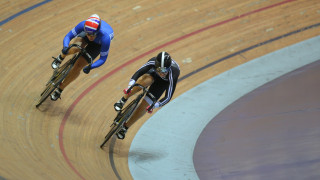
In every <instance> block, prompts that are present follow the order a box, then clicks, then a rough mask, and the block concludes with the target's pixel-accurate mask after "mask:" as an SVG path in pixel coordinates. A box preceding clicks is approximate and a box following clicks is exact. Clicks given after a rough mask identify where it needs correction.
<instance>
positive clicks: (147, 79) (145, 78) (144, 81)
mask: <svg viewBox="0 0 320 180" xmlns="http://www.w3.org/2000/svg"><path fill="white" fill-rule="evenodd" d="M153 81H154V78H153V77H152V76H151V75H150V74H144V75H142V76H141V77H140V78H139V79H138V80H137V82H136V83H137V84H140V85H142V86H144V87H148V86H150V85H151V84H152V83H153ZM140 90H141V88H140V87H134V88H132V90H131V93H130V94H125V95H124V96H123V97H124V98H125V99H128V98H129V97H130V96H132V95H134V94H135V93H137V92H139V91H140Z"/></svg>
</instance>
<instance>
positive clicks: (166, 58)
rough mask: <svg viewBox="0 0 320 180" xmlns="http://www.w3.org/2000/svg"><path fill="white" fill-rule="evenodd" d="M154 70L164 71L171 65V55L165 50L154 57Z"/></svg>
mask: <svg viewBox="0 0 320 180" xmlns="http://www.w3.org/2000/svg"><path fill="white" fill-rule="evenodd" d="M155 66H156V70H157V71H158V72H161V73H166V72H168V71H169V69H170V67H171V57H170V54H169V53H167V52H164V51H163V52H160V53H159V54H158V55H157V57H156V65H155Z"/></svg>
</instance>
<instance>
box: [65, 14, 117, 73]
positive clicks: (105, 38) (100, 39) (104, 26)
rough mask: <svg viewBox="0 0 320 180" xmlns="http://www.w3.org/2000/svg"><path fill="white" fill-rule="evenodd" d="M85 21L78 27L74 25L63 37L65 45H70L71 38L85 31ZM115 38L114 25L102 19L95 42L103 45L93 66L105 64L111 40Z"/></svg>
mask: <svg viewBox="0 0 320 180" xmlns="http://www.w3.org/2000/svg"><path fill="white" fill-rule="evenodd" d="M84 23H85V21H82V22H80V23H79V24H78V25H77V26H76V27H74V28H73V29H72V30H71V31H70V32H69V33H68V34H67V35H66V36H65V37H64V39H63V47H68V46H69V43H70V41H71V39H73V38H74V37H76V36H78V35H79V34H80V33H82V32H84V28H83V27H84ZM112 39H113V29H112V27H111V26H110V25H109V24H108V23H106V22H105V21H103V20H101V27H100V30H99V33H98V34H97V37H96V38H95V39H94V41H93V42H95V43H97V44H100V45H101V50H100V58H99V59H98V60H97V61H96V62H94V63H93V64H92V65H91V68H92V69H94V68H97V67H99V66H101V65H102V64H104V63H105V62H106V60H107V57H108V54H109V48H110V43H111V40H112Z"/></svg>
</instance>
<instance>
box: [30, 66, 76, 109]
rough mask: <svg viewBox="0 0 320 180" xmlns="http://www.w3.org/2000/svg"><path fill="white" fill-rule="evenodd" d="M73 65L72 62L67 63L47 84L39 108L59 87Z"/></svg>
mask: <svg viewBox="0 0 320 180" xmlns="http://www.w3.org/2000/svg"><path fill="white" fill-rule="evenodd" d="M72 66H73V64H71V62H70V61H69V62H66V63H65V64H64V65H63V66H62V67H61V68H60V69H59V70H58V72H56V73H55V74H54V75H53V76H52V77H51V78H50V80H49V81H48V82H47V84H46V88H45V89H44V90H43V91H42V93H41V94H40V98H39V100H38V103H37V104H36V107H37V108H38V107H39V106H40V105H41V104H42V103H43V102H44V101H45V100H46V99H47V98H48V97H49V96H50V94H51V93H52V92H53V91H54V90H55V89H56V88H57V87H58V85H59V84H60V83H61V82H62V81H63V80H64V78H66V76H67V75H68V73H69V71H70V70H71V68H72Z"/></svg>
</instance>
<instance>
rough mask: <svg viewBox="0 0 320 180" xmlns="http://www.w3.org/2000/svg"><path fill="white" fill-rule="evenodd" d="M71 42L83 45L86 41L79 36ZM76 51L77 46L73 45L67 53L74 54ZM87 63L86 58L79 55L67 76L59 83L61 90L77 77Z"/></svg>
mask: <svg viewBox="0 0 320 180" xmlns="http://www.w3.org/2000/svg"><path fill="white" fill-rule="evenodd" d="M73 44H79V45H81V47H85V46H86V45H87V43H86V42H85V41H84V40H83V38H81V37H77V38H76V39H75V41H74V42H73ZM78 51H79V49H78V48H76V47H73V48H71V49H70V50H69V52H68V54H74V53H77V52H78ZM87 64H88V62H87V60H86V59H85V58H84V57H83V56H80V57H79V59H78V60H77V61H76V63H75V64H74V66H73V67H72V69H71V70H70V72H69V74H68V75H67V77H66V78H65V79H64V81H63V82H62V83H61V84H60V85H59V88H60V89H61V90H64V88H66V87H67V86H68V85H69V84H70V83H71V82H72V81H74V80H75V79H77V77H78V76H79V75H80V72H81V70H82V68H84V66H86V65H87Z"/></svg>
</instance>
